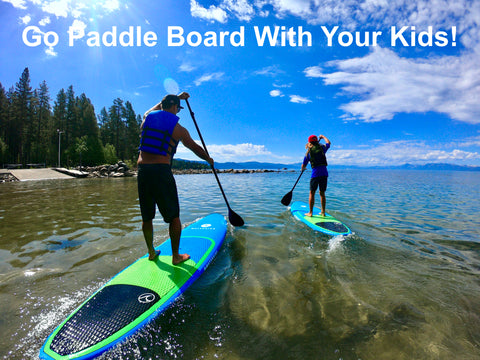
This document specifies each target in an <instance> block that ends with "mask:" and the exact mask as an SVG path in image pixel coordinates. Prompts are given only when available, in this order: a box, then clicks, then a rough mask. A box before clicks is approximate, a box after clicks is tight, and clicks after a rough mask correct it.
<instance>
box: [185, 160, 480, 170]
mask: <svg viewBox="0 0 480 360" xmlns="http://www.w3.org/2000/svg"><path fill="white" fill-rule="evenodd" d="M193 163H194V161H193ZM200 163H203V164H205V162H200ZM301 166H302V164H301V163H296V164H276V163H268V162H258V161H247V162H224V163H221V162H216V163H215V168H216V169H219V170H228V169H235V170H244V169H248V170H256V169H262V170H282V169H285V170H300V168H301ZM329 169H359V170H361V169H377V170H382V169H383V170H385V169H386V170H455V171H480V166H468V165H455V164H436V163H431V164H425V165H414V164H404V165H399V166H358V165H329Z"/></svg>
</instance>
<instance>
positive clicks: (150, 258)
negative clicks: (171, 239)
mask: <svg viewBox="0 0 480 360" xmlns="http://www.w3.org/2000/svg"><path fill="white" fill-rule="evenodd" d="M158 255H160V250H155V254H154V255H153V256H152V255H151V254H149V255H148V260H150V261H153V260H155V259H156V258H157V257H158Z"/></svg>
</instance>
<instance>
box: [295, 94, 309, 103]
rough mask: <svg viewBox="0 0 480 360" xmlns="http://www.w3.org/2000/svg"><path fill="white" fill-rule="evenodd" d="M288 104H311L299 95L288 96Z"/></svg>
mask: <svg viewBox="0 0 480 360" xmlns="http://www.w3.org/2000/svg"><path fill="white" fill-rule="evenodd" d="M290 102H292V103H296V104H308V103H309V102H312V101H311V100H310V99H308V98H306V97H303V96H300V95H290Z"/></svg>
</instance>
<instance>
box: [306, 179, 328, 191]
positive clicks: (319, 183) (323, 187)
mask: <svg viewBox="0 0 480 360" xmlns="http://www.w3.org/2000/svg"><path fill="white" fill-rule="evenodd" d="M327 182H328V176H317V177H313V178H311V179H310V191H311V192H315V191H317V189H318V188H319V189H320V191H327Z"/></svg>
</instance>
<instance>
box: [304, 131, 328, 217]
mask: <svg viewBox="0 0 480 360" xmlns="http://www.w3.org/2000/svg"><path fill="white" fill-rule="evenodd" d="M321 139H323V140H325V145H323V144H321V143H320V141H319V140H321ZM305 148H306V149H307V153H306V154H305V157H304V159H303V164H302V171H303V170H305V168H306V167H307V164H308V163H309V162H310V164H311V165H312V177H311V178H310V195H309V197H308V203H309V205H310V212H308V213H306V214H305V215H306V216H312V213H313V206H314V205H315V192H316V191H317V189H319V192H320V199H321V202H322V211H321V215H322V216H325V207H326V204H327V198H326V197H325V191H327V180H328V171H327V165H328V164H327V157H326V156H325V154H326V152H327V150H328V149H329V148H330V140H328V139H327V137H326V136H324V135H320V136H319V137H318V138H317V136H316V135H310V136H309V137H308V143H307V145H305Z"/></svg>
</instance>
